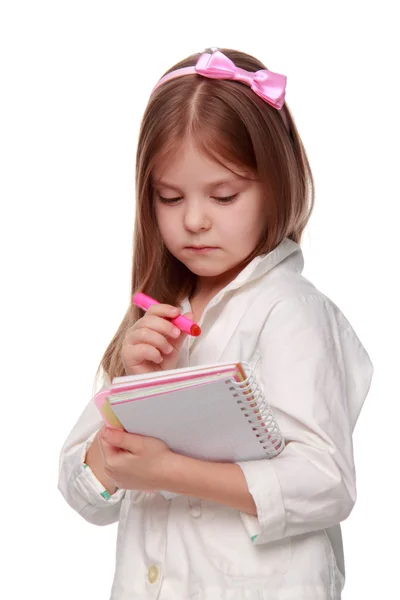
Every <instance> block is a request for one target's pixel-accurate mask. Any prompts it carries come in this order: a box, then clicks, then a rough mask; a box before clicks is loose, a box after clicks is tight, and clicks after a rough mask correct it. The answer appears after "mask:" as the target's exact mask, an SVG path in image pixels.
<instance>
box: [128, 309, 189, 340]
mask: <svg viewBox="0 0 400 600" xmlns="http://www.w3.org/2000/svg"><path fill="white" fill-rule="evenodd" d="M140 329H152V330H153V331H157V332H158V333H160V334H161V335H164V336H168V337H171V338H177V337H178V336H179V335H180V329H178V327H176V326H175V325H173V324H172V323H171V321H169V320H168V319H166V318H162V317H158V316H156V315H151V314H146V315H145V316H144V317H142V318H141V319H140V320H139V321H137V322H136V323H135V325H133V326H132V327H131V328H130V329H128V331H127V335H126V338H127V339H129V340H130V339H131V338H132V337H135V334H136V332H137V331H139V330H140Z"/></svg>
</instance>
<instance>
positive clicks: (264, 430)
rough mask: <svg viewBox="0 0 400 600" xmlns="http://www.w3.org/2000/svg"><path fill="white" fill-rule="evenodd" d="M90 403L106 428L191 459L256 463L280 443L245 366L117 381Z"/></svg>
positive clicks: (277, 450) (176, 371)
mask: <svg viewBox="0 0 400 600" xmlns="http://www.w3.org/2000/svg"><path fill="white" fill-rule="evenodd" d="M93 400H94V402H95V404H96V406H97V408H98V409H99V411H100V413H101V415H102V418H103V421H104V422H105V423H106V425H108V426H109V427H114V428H119V429H124V430H125V431H128V432H130V433H137V434H141V435H146V436H151V437H155V438H158V439H161V440H163V441H164V442H165V443H166V444H167V445H168V447H169V448H170V449H171V450H172V451H173V452H177V453H179V454H184V455H186V456H190V457H192V458H198V459H201V460H209V461H218V462H237V461H248V460H258V459H263V458H272V457H274V456H276V455H277V454H279V453H280V452H281V451H282V450H283V448H284V445H285V442H284V439H283V437H282V434H281V432H280V429H279V426H278V423H277V422H276V420H275V418H274V415H273V412H272V409H271V407H270V406H269V404H268V403H267V400H266V399H265V397H264V395H263V393H262V390H261V388H260V385H259V384H258V382H257V381H256V378H255V376H254V373H253V372H252V370H251V368H250V366H249V365H248V364H247V363H244V362H235V363H223V364H214V365H206V366H201V367H186V368H183V369H174V370H171V371H158V372H156V373H151V374H144V375H133V376H125V377H116V378H114V379H113V381H112V383H111V386H110V387H109V388H107V389H103V390H101V391H100V392H98V393H97V394H96V395H95V396H94V398H93Z"/></svg>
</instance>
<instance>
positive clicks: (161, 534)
mask: <svg viewBox="0 0 400 600" xmlns="http://www.w3.org/2000/svg"><path fill="white" fill-rule="evenodd" d="M285 84H286V78H285V77H284V76H283V75H279V74H276V73H272V72H271V71H268V70H266V69H265V67H264V65H262V64H261V63H260V62H259V61H258V60H256V59H255V58H253V57H252V56H249V55H247V54H243V53H242V52H238V51H233V50H222V51H207V52H205V53H203V54H199V55H194V56H190V57H189V58H187V59H185V60H183V61H182V62H181V63H179V64H177V65H175V66H174V67H173V68H172V69H171V70H170V71H169V72H168V74H167V75H166V76H164V77H163V78H161V80H159V81H158V83H157V85H156V87H155V89H154V90H153V92H152V94H151V96H150V100H149V103H148V106H147V108H146V111H145V114H144V117H143V121H142V125H141V131H140V136H139V142H138V150H137V165H136V189H137V200H136V222H135V234H134V252H133V266H132V289H131V293H132V294H134V293H136V292H138V291H143V292H145V293H147V294H148V295H150V296H153V297H155V298H156V299H158V300H159V301H160V302H161V304H159V305H156V306H152V307H151V308H150V309H149V310H148V311H147V313H146V314H144V313H143V312H142V311H141V310H140V309H138V308H136V307H133V306H131V305H129V307H128V309H127V312H126V314H125V316H124V318H123V320H122V323H121V325H120V327H119V329H118V331H117V333H116V334H115V336H114V338H113V339H112V341H111V342H110V344H109V346H108V348H107V349H106V351H105V353H104V356H103V358H102V361H101V375H102V380H103V383H104V385H107V384H108V383H109V382H110V381H111V380H112V379H113V378H114V377H116V376H121V375H127V374H135V373H144V372H149V371H158V370H160V369H173V368H177V367H184V366H189V365H200V364H204V363H213V362H228V361H237V360H243V361H247V362H249V363H250V364H252V365H254V368H255V374H256V376H257V378H258V380H259V382H260V384H261V386H262V388H263V391H264V393H265V396H266V398H267V399H268V401H269V403H270V404H271V405H272V407H273V410H274V413H275V416H276V419H277V421H278V423H279V426H280V429H281V431H282V433H283V435H284V437H285V440H286V447H285V449H284V451H283V452H282V453H281V454H280V455H279V456H278V457H276V458H273V459H272V460H258V461H249V462H238V463H212V462H206V461H201V460H196V459H192V458H190V457H187V456H182V455H179V454H175V453H173V452H171V451H170V450H169V448H168V447H167V446H166V444H165V443H164V442H163V441H161V440H157V439H154V438H150V437H144V436H139V435H135V434H128V433H125V432H119V431H114V430H106V428H105V427H103V426H102V421H101V418H100V415H99V413H98V410H97V408H96V407H95V406H94V403H93V402H89V404H88V406H87V407H86V409H85V410H84V412H83V414H82V415H81V417H80V418H79V420H78V422H77V424H76V425H75V427H74V429H73V430H72V432H71V434H70V436H69V437H68V439H67V441H66V442H65V444H64V447H63V449H62V452H61V457H60V479H59V488H60V490H61V492H62V494H63V495H64V497H65V499H66V500H67V502H68V503H69V504H70V505H71V506H72V508H73V509H75V510H76V511H78V512H79V513H80V514H81V515H82V516H83V517H84V518H85V519H86V520H87V521H89V522H91V523H94V524H96V525H106V524H108V523H113V522H115V521H119V529H118V539H117V561H116V572H115V577H114V584H113V587H112V592H111V599H112V600H135V599H141V600H142V599H143V598H157V599H159V600H178V599H179V600H187V599H191V600H195V599H197V600H225V599H226V600H228V599H229V600H242V599H248V600H262V599H263V600H289V599H293V600H328V599H329V600H337V599H339V598H340V596H341V590H342V588H343V584H344V558H343V551H342V541H341V533H340V525H339V523H340V522H341V521H343V520H344V519H346V518H347V517H348V515H349V513H350V512H351V510H352V508H353V506H354V503H355V500H356V485H355V470H354V462H353V448H352V432H353V429H354V426H355V423H356V420H357V417H358V415H359V412H360V410H361V407H362V404H363V402H364V400H365V397H366V395H367V393H368V390H369V387H370V382H371V377H372V365H371V362H370V359H369V357H368V354H367V353H366V351H365V350H364V348H363V346H362V345H361V343H360V341H359V339H358V338H357V336H356V334H355V332H354V330H353V329H352V327H351V325H350V324H349V322H348V321H347V320H346V318H345V317H344V316H343V314H342V313H341V312H340V310H339V309H338V307H337V306H336V305H335V304H334V303H333V302H332V301H331V300H330V299H328V298H327V297H326V296H325V295H324V294H322V293H321V292H320V291H319V290H318V289H316V287H315V286H314V285H313V284H312V283H311V282H310V281H308V280H307V279H306V278H305V277H303V276H302V269H303V256H302V251H301V247H300V245H299V244H300V241H301V237H302V233H303V231H304V228H305V227H306V224H307V222H308V219H309V217H310V213H311V210H312V207H313V201H314V192H313V179H312V174H311V171H310V167H309V164H308V161H307V157H306V153H305V150H304V147H303V144H302V142H301V139H300V136H299V134H298V131H297V129H296V126H295V123H294V121H293V118H292V116H291V114H290V112H289V109H288V107H287V104H286V103H285V102H284V97H285ZM179 313H181V314H185V315H188V316H189V317H190V318H192V319H194V320H195V321H196V322H197V323H198V324H199V325H200V326H201V329H202V334H201V335H200V336H199V337H198V338H193V337H190V336H187V335H186V334H185V333H182V332H180V331H179V330H178V329H175V327H174V326H173V324H172V323H171V321H170V320H169V319H170V318H171V317H174V316H176V315H178V314H179ZM154 418H155V419H156V418H157V415H154ZM160 490H168V491H170V492H172V493H175V494H176V495H175V496H174V497H173V498H172V499H166V497H164V495H163V494H161V493H160Z"/></svg>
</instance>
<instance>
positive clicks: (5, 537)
mask: <svg viewBox="0 0 400 600" xmlns="http://www.w3.org/2000/svg"><path fill="white" fill-rule="evenodd" d="M395 5H396V3H395V2H384V1H381V2H371V3H361V2H360V3H358V2H351V1H350V2H335V3H333V2H330V3H328V2H321V1H319V2H318V1H316V2H306V1H304V0H302V1H301V2H296V1H294V2H288V1H280V2H277V1H274V2H271V1H268V0H264V1H263V2H256V1H254V0H247V1H246V2H245V3H243V2H240V3H236V2H216V1H213V2H209V1H206V0H203V1H202V2H199V3H193V4H192V3H190V2H187V1H186V2H178V1H177V0H170V1H168V2H154V1H153V2H148V3H147V2H146V3H140V4H139V3H137V2H133V1H131V2H127V1H122V0H121V1H117V2H104V1H101V0H96V1H88V0H79V1H75V0H70V1H69V2H66V1H65V2H60V1H56V0H52V1H51V2H50V1H49V2H44V1H39V0H36V2H28V1H27V2H18V1H17V0H13V1H12V2H11V1H10V2H8V3H6V2H4V3H2V4H1V8H0V65H1V66H0V87H1V92H0V94H1V95H0V103H1V109H0V185H1V188H0V194H1V215H2V217H1V231H2V235H1V259H2V261H1V264H2V274H1V283H2V284H3V285H2V290H3V291H2V296H1V299H2V310H1V343H2V360H1V364H2V387H3V389H2V411H1V416H2V419H1V423H2V435H1V436H0V440H1V447H2V450H1V471H0V473H1V488H2V490H1V510H2V515H1V516H2V526H1V531H0V536H1V540H2V549H3V556H4V555H6V562H4V559H3V567H4V566H5V565H6V569H4V571H5V572H4V573H3V575H2V581H1V586H2V588H1V592H0V595H1V597H4V598H5V597H7V600H14V599H21V600H22V599H25V598H28V597H34V598H41V599H44V600H47V599H52V600H54V599H55V598H57V600H67V599H68V600H71V598H74V600H80V599H84V598H90V599H92V598H96V599H98V600H100V599H104V600H106V599H107V598H108V597H109V590H110V587H111V581H112V576H113V570H114V547H115V537H116V526H109V527H106V528H100V527H96V526H94V525H90V524H88V523H86V522H85V521H84V520H82V519H81V518H80V517H79V516H78V515H77V514H75V513H74V512H73V511H72V509H70V508H69V507H68V505H67V504H66V503H65V502H64V500H63V498H62V496H61V494H60V493H59V492H58V490H57V469H58V454H59V450H60V448H61V446H62V444H63V442H64V440H65V438H66V436H67V435H68V433H69V431H70V429H71V428H72V426H73V424H74V423H75V421H76V420H77V418H78V416H79V415H80V413H81V411H82V410H83V408H84V406H85V405H86V403H87V402H88V401H89V400H90V397H91V391H92V384H93V379H94V374H95V371H96V368H97V365H98V362H99V360H100V358H101V355H102V353H103V351H104V349H105V347H106V346H107V344H108V342H109V341H110V339H111V337H112V336H113V334H114V332H115V330H116V329H117V327H118V325H119V323H120V321H121V318H122V316H123V314H124V313H125V310H126V307H127V303H128V302H129V291H130V267H131V246H132V229H133V215H134V158H135V146H136V141H137V133H138V127H139V123H140V119H141V115H142V112H143V110H144V108H145V105H146V102H147V98H148V95H149V93H150V91H151V89H152V87H153V85H154V84H155V82H156V81H157V79H158V78H159V77H160V76H161V75H162V73H163V72H164V71H165V70H166V69H167V68H169V67H170V66H171V65H172V64H174V63H175V62H177V61H178V60H180V59H181V58H183V57H185V56H187V55H188V54H191V53H193V52H197V51H201V50H203V49H205V48H206V47H210V46H219V47H231V48H237V49H240V50H243V51H246V52H248V53H250V54H254V55H255V56H257V57H259V58H260V59H261V60H262V61H263V62H264V63H265V64H266V66H267V67H268V68H269V69H271V70H273V71H276V72H278V73H284V74H286V75H287V77H288V86H287V96H286V99H287V102H288V105H289V106H290V108H291V110H292V111H293V114H294V117H295V120H296V123H297V126H298V128H299V131H300V134H301V136H302V138H303V141H304V144H305V146H306V149H307V152H308V155H309V159H310V161H311V166H312V169H313V173H314V177H315V183H316V208H315V211H314V214H313V217H312V219H311V222H310V225H309V227H308V229H307V233H306V235H305V237H304V243H303V250H304V254H305V259H306V267H305V270H304V274H305V275H306V277H308V278H310V279H311V280H312V281H313V282H314V283H315V284H316V285H317V286H318V287H319V288H320V289H321V290H322V291H323V292H324V293H325V294H327V295H328V296H330V297H331V298H332V299H333V300H334V301H335V302H336V303H337V304H338V305H339V306H340V307H341V309H342V310H343V312H344V313H345V315H346V316H347V317H348V319H349V320H350V321H351V323H352V324H353V326H354V328H355V330H356V332H357V333H358V335H359V336H360V338H361V340H362V342H363V344H364V345H365V347H366V348H367V350H368V351H369V353H370V355H371V358H372V360H373V363H374V366H375V376H374V380H373V385H372V388H371V392H370V394H369V396H368V399H367V402H366V404H365V407H364V409H363V411H362V413H361V417H360V419H359V422H358V424H357V427H356V431H355V436H354V443H355V455H356V464H357V472H358V502H357V504H356V506H355V508H354V510H353V512H352V514H351V516H350V517H349V518H348V520H347V521H346V522H345V523H344V525H343V534H344V542H345V553H346V565H347V584H346V588H345V593H344V595H343V598H344V600H353V599H357V600H358V599H361V598H362V599H369V598H371V599H372V598H374V599H376V598H394V597H396V591H395V590H396V589H398V583H397V580H398V550H397V549H396V547H397V546H398V544H395V541H396V537H397V536H398V535H399V524H398V506H399V503H398V495H397V494H396V490H398V485H397V480H398V478H399V472H400V469H399V465H398V462H399V461H398V458H399V451H398V448H399V444H398V441H397V440H398V435H399V424H398V420H399V417H400V413H399V406H398V402H399V392H398V389H399V386H398V371H399V351H398V348H399V345H398V337H399V334H400V328H399V317H398V304H399V298H398V295H396V292H395V290H396V288H397V287H398V282H397V279H398V277H399V264H398V263H399V261H398V259H399V250H398V243H397V236H398V231H399V225H398V223H399V192H398V169H399V152H398V139H399V133H400V131H399V116H398V115H399V110H398V106H399V101H400V97H399V90H398V85H397V80H398V58H396V57H395V54H397V55H398V52H399V47H396V42H395V40H396V37H398V31H397V29H396V19H395V14H394V11H395ZM390 548H393V550H392V551H391V550H390ZM5 591H7V594H6V593H5Z"/></svg>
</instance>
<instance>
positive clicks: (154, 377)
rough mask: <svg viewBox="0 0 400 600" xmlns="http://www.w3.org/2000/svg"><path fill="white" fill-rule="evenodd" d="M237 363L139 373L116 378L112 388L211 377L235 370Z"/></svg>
mask: <svg viewBox="0 0 400 600" xmlns="http://www.w3.org/2000/svg"><path fill="white" fill-rule="evenodd" d="M236 364H237V362H235V363H213V364H209V365H197V366H192V367H183V368H181V369H169V370H168V371H163V370H161V371H154V372H153V373H139V374H137V375H124V376H122V377H114V379H113V380H112V388H119V387H120V386H124V385H126V384H130V383H141V382H153V381H154V382H157V381H159V380H160V379H162V380H163V379H165V380H168V379H175V378H176V377H181V376H185V375H193V376H196V375H203V374H207V375H210V374H212V373H216V372H218V371H221V369H223V368H228V369H234V368H235V367H236Z"/></svg>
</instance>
